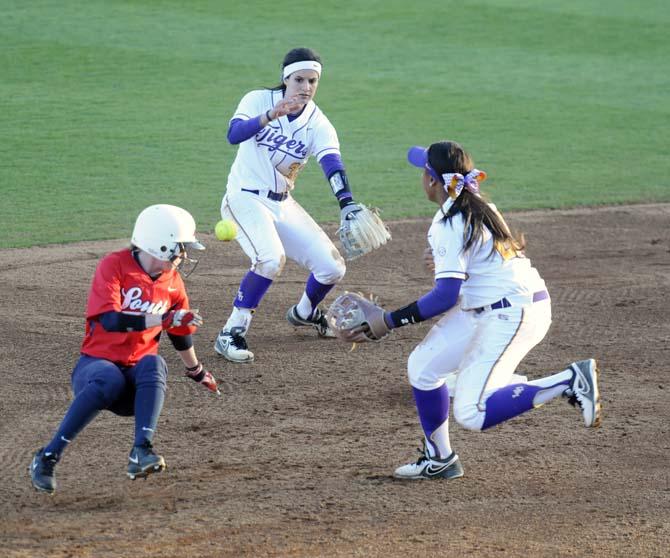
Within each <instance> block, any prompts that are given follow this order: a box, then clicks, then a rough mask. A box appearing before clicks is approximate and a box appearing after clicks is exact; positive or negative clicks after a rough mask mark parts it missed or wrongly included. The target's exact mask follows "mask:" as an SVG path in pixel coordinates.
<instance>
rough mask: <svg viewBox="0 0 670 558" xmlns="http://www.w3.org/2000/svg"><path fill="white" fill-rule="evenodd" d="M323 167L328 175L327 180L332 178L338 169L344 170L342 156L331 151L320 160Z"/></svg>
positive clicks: (324, 172)
mask: <svg viewBox="0 0 670 558" xmlns="http://www.w3.org/2000/svg"><path fill="white" fill-rule="evenodd" d="M319 164H320V165H321V168H322V169H323V174H325V175H326V180H330V177H331V176H333V174H335V173H336V172H337V171H338V170H339V171H343V170H344V163H343V162H342V158H341V157H340V156H339V155H337V154H336V153H329V154H328V155H324V156H323V157H322V158H321V160H320V161H319Z"/></svg>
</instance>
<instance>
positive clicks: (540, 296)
mask: <svg viewBox="0 0 670 558" xmlns="http://www.w3.org/2000/svg"><path fill="white" fill-rule="evenodd" d="M548 298H549V293H548V292H547V291H537V292H536V293H533V302H540V301H541V300H547V299H548ZM510 306H512V303H511V302H510V301H509V300H507V299H506V298H501V299H500V300H499V301H498V302H494V303H493V304H489V305H488V306H482V307H480V308H475V309H474V310H475V313H476V314H481V313H482V312H483V311H484V310H500V309H501V308H509V307H510Z"/></svg>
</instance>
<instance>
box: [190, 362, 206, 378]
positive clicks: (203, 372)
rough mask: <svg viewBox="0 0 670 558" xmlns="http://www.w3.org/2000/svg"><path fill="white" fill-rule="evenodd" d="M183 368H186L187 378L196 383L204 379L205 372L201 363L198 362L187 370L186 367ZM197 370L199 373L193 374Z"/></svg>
mask: <svg viewBox="0 0 670 558" xmlns="http://www.w3.org/2000/svg"><path fill="white" fill-rule="evenodd" d="M185 368H186V375H187V376H188V377H189V378H192V379H193V380H195V381H196V382H201V381H202V379H203V378H204V377H205V372H206V371H205V367H204V366H203V365H202V363H201V362H199V363H198V364H196V365H195V366H194V367H192V368H189V367H188V366H186V367H185ZM198 370H200V372H199V373H198V374H195V373H196V372H198ZM193 374H195V376H194V375H193Z"/></svg>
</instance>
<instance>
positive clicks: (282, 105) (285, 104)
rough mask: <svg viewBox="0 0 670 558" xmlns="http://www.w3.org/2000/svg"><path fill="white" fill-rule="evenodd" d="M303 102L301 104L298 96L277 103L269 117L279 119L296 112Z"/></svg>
mask: <svg viewBox="0 0 670 558" xmlns="http://www.w3.org/2000/svg"><path fill="white" fill-rule="evenodd" d="M304 104H305V103H304V102H301V100H300V98H299V97H298V96H295V97H287V98H286V99H282V100H281V101H279V102H278V103H277V104H276V105H275V106H274V107H273V108H272V110H271V111H270V115H271V116H272V117H273V119H274V118H279V117H280V116H286V115H287V114H292V113H294V112H298V111H299V110H300V109H301V108H302V107H303V106H304Z"/></svg>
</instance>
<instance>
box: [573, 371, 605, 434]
mask: <svg viewBox="0 0 670 558" xmlns="http://www.w3.org/2000/svg"><path fill="white" fill-rule="evenodd" d="M570 370H572V373H573V376H572V381H571V382H570V391H569V399H568V401H569V402H570V403H571V404H572V405H575V406H577V405H579V408H580V409H581V411H582V416H583V417H584V424H585V425H586V426H587V427H591V428H598V427H599V426H600V421H601V416H600V415H601V410H602V406H601V404H600V392H599V390H598V364H597V363H596V361H595V360H594V359H589V360H580V361H578V362H573V363H572V364H571V365H570Z"/></svg>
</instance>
